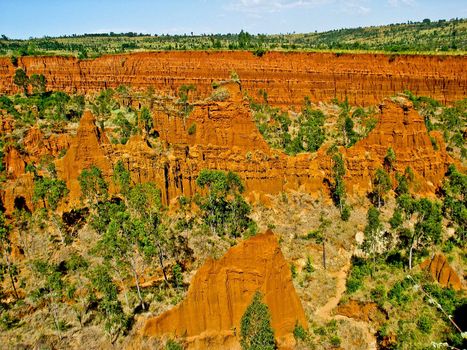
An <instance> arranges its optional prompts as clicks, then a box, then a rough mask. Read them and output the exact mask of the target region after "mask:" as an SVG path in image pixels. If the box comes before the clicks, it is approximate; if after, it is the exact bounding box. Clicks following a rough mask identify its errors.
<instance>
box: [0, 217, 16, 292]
mask: <svg viewBox="0 0 467 350" xmlns="http://www.w3.org/2000/svg"><path fill="white" fill-rule="evenodd" d="M10 230H11V227H10V225H9V224H8V223H7V222H6V218H5V214H4V213H3V211H0V253H1V254H2V256H3V260H4V261H5V266H6V271H7V274H8V276H9V277H10V283H11V287H12V289H13V293H14V295H15V298H16V299H18V298H19V297H18V291H17V290H16V284H15V278H16V275H17V274H18V271H17V267H16V265H15V264H13V262H12V261H11V249H12V245H11V240H10ZM0 273H1V271H0Z"/></svg>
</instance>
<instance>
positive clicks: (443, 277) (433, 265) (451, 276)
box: [420, 254, 462, 290]
mask: <svg viewBox="0 0 467 350" xmlns="http://www.w3.org/2000/svg"><path fill="white" fill-rule="evenodd" d="M420 267H421V268H422V269H423V270H427V271H428V272H429V273H430V274H431V276H432V277H433V279H434V280H435V281H437V282H438V283H439V284H441V285H442V286H444V287H450V288H452V289H454V290H461V289H462V282H461V280H460V278H459V276H458V275H457V273H456V271H454V269H453V268H452V267H451V266H450V265H449V263H448V262H447V260H446V257H445V256H444V255H442V254H435V255H434V256H433V258H431V259H426V260H425V261H424V262H422V263H421V265H420Z"/></svg>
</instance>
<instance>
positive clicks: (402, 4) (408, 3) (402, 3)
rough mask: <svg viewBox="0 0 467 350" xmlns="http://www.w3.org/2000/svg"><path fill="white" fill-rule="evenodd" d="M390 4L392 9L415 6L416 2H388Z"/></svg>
mask: <svg viewBox="0 0 467 350" xmlns="http://www.w3.org/2000/svg"><path fill="white" fill-rule="evenodd" d="M388 4H389V6H391V7H400V6H414V5H415V0H388Z"/></svg>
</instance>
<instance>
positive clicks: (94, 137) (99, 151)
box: [56, 111, 113, 203]
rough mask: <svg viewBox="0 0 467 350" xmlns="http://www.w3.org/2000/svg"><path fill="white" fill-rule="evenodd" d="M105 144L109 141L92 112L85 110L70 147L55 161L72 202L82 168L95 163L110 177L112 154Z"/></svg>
mask: <svg viewBox="0 0 467 350" xmlns="http://www.w3.org/2000/svg"><path fill="white" fill-rule="evenodd" d="M106 145H109V142H108V140H107V138H106V136H105V134H102V133H101V132H100V129H99V128H97V126H96V124H95V118H94V116H93V115H92V113H91V112H89V111H86V112H85V113H84V115H83V117H82V118H81V121H80V125H79V127H78V130H77V133H76V137H75V138H74V139H73V141H72V142H71V145H70V148H69V149H68V151H67V152H66V154H65V156H64V157H63V158H62V159H59V160H57V161H56V167H57V172H58V174H59V176H60V178H62V179H63V180H65V182H66V184H67V187H68V189H69V190H70V199H71V202H72V203H74V202H76V200H77V199H78V198H79V195H80V193H81V190H80V186H79V181H78V176H79V175H80V173H81V171H82V170H84V169H88V168H90V167H91V166H93V165H95V166H97V167H98V168H99V169H101V170H102V173H103V174H104V176H107V177H110V175H111V173H112V169H113V166H112V154H111V153H109V152H107V151H106ZM107 149H108V148H107Z"/></svg>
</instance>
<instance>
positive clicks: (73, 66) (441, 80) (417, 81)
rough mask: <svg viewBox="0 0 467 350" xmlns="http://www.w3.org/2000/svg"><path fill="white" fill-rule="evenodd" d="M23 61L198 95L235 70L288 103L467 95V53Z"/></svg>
mask: <svg viewBox="0 0 467 350" xmlns="http://www.w3.org/2000/svg"><path fill="white" fill-rule="evenodd" d="M18 66H19V67H22V68H24V69H25V70H26V72H27V74H28V75H31V74H35V73H36V74H44V75H45V77H46V78H47V82H48V88H49V89H53V90H63V91H67V92H76V91H77V92H81V93H89V92H91V91H100V90H102V89H104V88H110V87H113V88H115V87H117V86H119V85H122V84H124V85H129V86H132V87H134V88H147V87H149V86H152V87H154V88H155V89H156V90H160V91H165V92H168V93H172V94H175V93H176V92H177V91H178V88H179V87H180V86H181V85H184V84H194V85H195V86H196V87H197V94H198V96H204V95H206V94H207V93H208V92H209V91H210V89H211V83H212V82H213V81H215V80H223V79H226V78H228V77H229V74H230V72H231V71H233V70H234V71H236V72H237V73H238V75H239V76H240V78H241V79H242V81H243V83H244V87H245V90H246V91H247V92H248V93H249V94H251V95H255V94H257V93H258V90H259V89H264V90H266V91H267V92H268V95H269V101H270V102H271V103H272V104H274V105H280V106H284V107H288V106H290V105H300V104H301V103H302V101H303V97H304V96H309V97H310V98H311V100H312V101H329V100H331V99H332V98H338V99H339V100H343V99H345V98H346V97H347V98H348V100H349V102H350V103H352V104H356V105H370V104H377V103H379V102H380V101H381V100H382V99H383V98H385V97H387V96H390V95H394V94H395V93H398V92H401V91H404V90H405V89H409V90H411V91H412V92H414V93H415V94H417V95H426V96H431V97H433V98H436V99H438V100H440V101H442V102H443V103H449V102H453V101H456V100H459V99H462V98H464V97H465V95H466V90H467V75H466V70H465V60H464V57H456V56H421V55H414V56H405V55H400V56H396V55H392V56H388V55H384V54H334V53H281V52H269V53H267V54H265V55H264V56H262V57H256V56H255V55H253V54H252V53H251V52H239V51H234V52H229V51H222V52H204V51H188V52H170V51H169V52H152V53H135V54H128V55H108V56H102V57H100V58H97V59H93V60H78V59H76V58H73V57H22V58H20V59H19V60H18ZM15 69H16V67H15V66H14V65H13V64H12V63H11V62H10V59H9V58H0V92H2V93H12V92H16V91H17V90H16V87H15V86H14V84H13V79H12V77H13V75H14V73H15Z"/></svg>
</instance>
